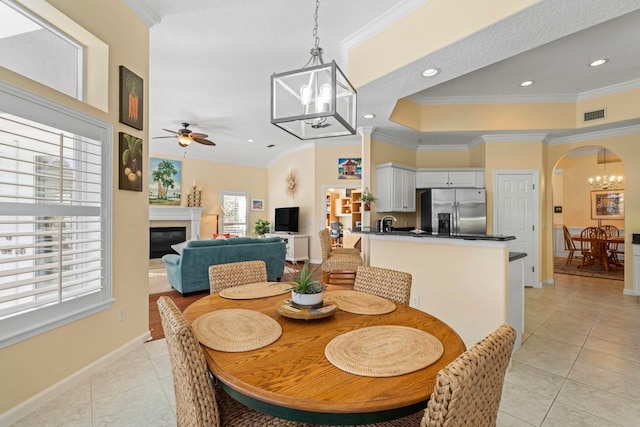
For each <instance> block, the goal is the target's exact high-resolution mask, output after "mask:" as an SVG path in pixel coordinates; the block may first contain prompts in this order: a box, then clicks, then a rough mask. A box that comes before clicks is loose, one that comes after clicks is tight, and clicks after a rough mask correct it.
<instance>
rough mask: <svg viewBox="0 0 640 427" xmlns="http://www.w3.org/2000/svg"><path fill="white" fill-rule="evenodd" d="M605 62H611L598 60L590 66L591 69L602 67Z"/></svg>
mask: <svg viewBox="0 0 640 427" xmlns="http://www.w3.org/2000/svg"><path fill="white" fill-rule="evenodd" d="M605 62H609V60H608V59H596V60H595V61H593V62H592V63H590V64H589V67H597V66H598V65H602V64H604V63H605Z"/></svg>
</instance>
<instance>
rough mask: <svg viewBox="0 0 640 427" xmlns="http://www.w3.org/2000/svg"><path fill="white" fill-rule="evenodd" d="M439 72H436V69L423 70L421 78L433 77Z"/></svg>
mask: <svg viewBox="0 0 640 427" xmlns="http://www.w3.org/2000/svg"><path fill="white" fill-rule="evenodd" d="M439 72H440V70H438V69H437V68H427V69H426V70H424V71H423V72H422V76H423V77H433V76H435V75H436V74H438V73H439Z"/></svg>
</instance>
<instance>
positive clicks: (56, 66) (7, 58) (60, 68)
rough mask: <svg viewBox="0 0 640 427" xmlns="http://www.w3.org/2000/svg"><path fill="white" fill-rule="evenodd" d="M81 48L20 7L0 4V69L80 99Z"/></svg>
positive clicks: (54, 28) (72, 40) (75, 42)
mask: <svg viewBox="0 0 640 427" xmlns="http://www.w3.org/2000/svg"><path fill="white" fill-rule="evenodd" d="M83 56H84V49H83V47H82V45H81V44H80V43H79V42H78V41H76V40H74V39H72V38H71V37H69V36H68V35H67V34H65V33H63V32H62V31H60V30H59V29H57V28H56V27H54V26H53V25H51V24H49V23H47V22H46V21H45V20H44V19H41V18H40V17H38V16H37V15H35V14H34V13H31V12H30V11H28V10H27V9H24V8H23V6H20V5H18V4H16V3H15V2H12V1H7V0H0V66H3V67H5V68H7V69H9V70H11V71H13V72H15V73H18V74H21V75H23V76H26V77H28V78H30V79H32V80H35V81H37V82H39V83H42V84H44V85H46V86H49V87H51V88H53V89H56V90H58V91H60V92H62V93H64V94H67V95H69V96H71V97H73V98H76V99H82V75H81V73H82V70H83V61H84V60H83Z"/></svg>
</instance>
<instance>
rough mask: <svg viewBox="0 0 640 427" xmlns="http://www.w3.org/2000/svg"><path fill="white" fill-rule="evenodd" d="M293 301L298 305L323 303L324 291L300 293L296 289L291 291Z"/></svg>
mask: <svg viewBox="0 0 640 427" xmlns="http://www.w3.org/2000/svg"><path fill="white" fill-rule="evenodd" d="M291 301H293V303H294V304H298V305H317V304H322V292H320V293H317V294H299V293H297V292H295V291H291Z"/></svg>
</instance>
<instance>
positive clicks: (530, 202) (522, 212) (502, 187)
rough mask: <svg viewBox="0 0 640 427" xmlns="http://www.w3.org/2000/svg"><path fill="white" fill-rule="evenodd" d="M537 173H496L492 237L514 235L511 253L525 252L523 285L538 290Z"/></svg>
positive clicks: (510, 245)
mask: <svg viewBox="0 0 640 427" xmlns="http://www.w3.org/2000/svg"><path fill="white" fill-rule="evenodd" d="M538 176H539V174H538V171H495V172H494V181H493V182H494V193H493V194H494V200H493V206H494V209H493V212H494V214H493V231H494V234H502V235H505V236H515V238H516V239H515V240H511V241H510V242H509V250H510V251H512V252H525V253H526V254H527V257H526V258H524V284H525V286H535V287H540V286H541V284H540V281H539V280H538V272H537V269H538V228H539V222H538V206H539V191H538Z"/></svg>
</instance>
